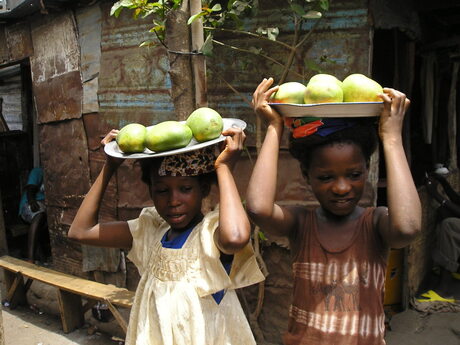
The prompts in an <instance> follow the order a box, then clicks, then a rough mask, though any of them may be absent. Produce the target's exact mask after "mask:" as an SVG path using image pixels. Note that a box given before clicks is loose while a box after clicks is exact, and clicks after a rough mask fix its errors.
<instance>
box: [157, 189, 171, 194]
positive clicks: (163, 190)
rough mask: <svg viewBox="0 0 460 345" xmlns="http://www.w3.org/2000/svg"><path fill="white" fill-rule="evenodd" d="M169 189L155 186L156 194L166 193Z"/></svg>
mask: <svg viewBox="0 0 460 345" xmlns="http://www.w3.org/2000/svg"><path fill="white" fill-rule="evenodd" d="M167 191H168V190H167V189H166V188H155V189H154V190H153V192H154V193H156V194H162V193H166V192H167Z"/></svg>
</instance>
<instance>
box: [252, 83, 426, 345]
mask: <svg viewBox="0 0 460 345" xmlns="http://www.w3.org/2000/svg"><path fill="white" fill-rule="evenodd" d="M272 84H273V79H272V78H269V79H264V80H263V81H262V82H261V83H260V84H259V86H258V87H257V89H256V90H255V92H254V94H253V101H252V104H253V107H254V110H255V113H256V114H257V115H258V116H260V117H262V118H263V119H264V120H265V122H266V124H267V132H266V136H265V140H264V142H263V145H262V148H261V150H260V153H259V156H258V159H257V162H256V165H255V167H254V171H253V173H252V176H251V179H250V181H249V186H248V190H247V198H246V199H247V210H248V213H249V215H250V217H251V218H252V220H253V221H254V223H255V224H257V225H258V226H259V227H260V228H261V229H262V230H263V231H264V232H266V233H271V234H274V235H277V236H286V237H288V238H289V240H290V243H291V250H292V254H293V273H294V289H293V301H292V304H291V307H290V310H289V324H288V330H287V332H286V333H285V335H284V343H285V344H286V345H294V344H296V345H297V344H299V345H300V344H308V345H312V344H330V345H333V344H337V345H338V344H340V345H348V344H350V345H352V344H353V345H371V344H372V345H374V344H375V345H382V344H385V340H384V311H383V290H384V280H385V269H386V258H387V254H388V250H389V248H402V247H404V246H406V245H408V244H409V243H410V242H411V241H412V240H413V239H414V238H415V237H416V235H417V234H418V233H419V232H420V229H421V206H420V200H419V196H418V193H417V190H416V188H415V185H414V182H413V180H412V176H411V172H410V169H409V166H408V163H407V160H406V156H405V153H404V148H403V145H402V136H401V131H402V126H403V119H404V115H405V113H406V110H407V109H408V107H409V103H410V101H409V99H407V98H406V96H405V95H404V94H403V93H401V92H399V91H397V90H394V89H390V88H385V89H384V92H383V93H382V94H380V96H379V97H380V98H381V99H382V101H383V111H382V113H381V115H380V118H379V126H378V134H379V136H380V140H381V144H382V146H383V153H384V157H385V162H386V176H387V198H388V207H376V208H374V207H369V208H363V207H361V206H359V202H360V199H361V197H362V195H363V191H364V187H365V184H366V181H367V177H368V169H369V160H370V157H371V155H372V153H373V152H374V151H375V149H376V147H377V144H378V138H377V135H376V134H377V133H376V130H375V128H374V126H373V124H371V123H370V121H369V119H367V118H359V119H356V118H325V119H318V118H295V119H294V120H292V119H290V118H286V119H287V121H284V120H285V119H283V118H282V117H281V116H280V115H279V114H278V113H277V112H276V110H275V109H274V108H272V107H271V106H270V104H269V100H270V97H271V95H272V94H273V93H274V92H276V91H277V89H278V87H272ZM285 125H286V126H287V127H289V128H290V129H291V135H290V152H291V154H292V155H293V156H294V157H295V158H296V159H298V160H299V162H300V167H301V170H302V174H303V175H304V176H305V178H306V180H307V182H308V183H309V185H310V187H311V189H312V191H313V194H314V196H315V197H316V199H317V201H318V203H319V206H318V207H317V208H315V209H312V210H310V209H307V208H305V207H301V206H284V205H283V206H282V205H278V204H276V203H275V193H276V182H277V165H278V153H279V147H280V141H281V137H282V134H283V130H284V126H285Z"/></svg>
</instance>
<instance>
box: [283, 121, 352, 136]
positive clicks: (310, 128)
mask: <svg viewBox="0 0 460 345" xmlns="http://www.w3.org/2000/svg"><path fill="white" fill-rule="evenodd" d="M356 123H357V122H356V121H354V120H351V119H342V118H340V119H338V118H324V119H319V118H317V117H296V118H292V117H286V118H285V119H284V124H285V125H286V127H288V128H289V129H290V130H291V132H292V137H293V138H295V139H298V138H303V137H308V136H310V135H312V134H315V133H316V134H318V135H320V136H322V137H325V136H328V135H329V134H332V133H334V132H337V131H340V130H342V129H345V128H349V127H353V126H354V125H356Z"/></svg>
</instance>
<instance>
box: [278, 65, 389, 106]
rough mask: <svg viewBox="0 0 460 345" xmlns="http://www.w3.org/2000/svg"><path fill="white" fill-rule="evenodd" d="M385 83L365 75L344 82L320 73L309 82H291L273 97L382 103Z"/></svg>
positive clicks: (283, 100)
mask: <svg viewBox="0 0 460 345" xmlns="http://www.w3.org/2000/svg"><path fill="white" fill-rule="evenodd" d="M382 92H383V89H382V86H380V84H379V83H377V82H376V81H375V80H372V79H371V78H368V77H366V76H365V75H364V74H359V73H355V74H351V75H349V76H348V77H346V78H345V79H344V80H343V81H340V80H339V79H337V78H336V77H335V76H333V75H330V74H316V75H314V76H313V77H312V78H311V79H310V81H309V82H308V83H307V85H304V84H302V83H299V82H287V83H284V84H281V85H280V86H279V89H278V91H277V92H276V93H275V94H274V95H273V96H272V102H273V103H293V104H319V103H341V102H380V101H381V99H380V98H379V97H378V95H379V94H381V93H382Z"/></svg>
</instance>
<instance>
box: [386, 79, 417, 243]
mask: <svg viewBox="0 0 460 345" xmlns="http://www.w3.org/2000/svg"><path fill="white" fill-rule="evenodd" d="M382 99H383V101H384V110H383V112H382V115H381V117H380V124H379V135H380V139H381V140H382V145H383V153H384V155H385V163H386V173H387V182H388V185H387V198H388V212H387V211H386V209H384V208H380V209H379V211H378V212H377V216H378V229H379V231H380V234H381V235H382V237H383V238H384V240H385V241H386V243H387V245H388V246H389V247H392V248H402V247H404V246H406V245H408V244H409V243H410V242H411V241H412V240H413V239H414V238H415V237H416V236H417V235H418V233H419V232H420V230H421V222H422V210H421V205H420V198H419V196H418V193H417V189H416V188H415V184H414V181H413V179H412V175H411V171H410V168H409V165H408V163H407V159H406V155H405V152H404V147H403V142H402V134H401V133H402V127H403V120H404V114H405V112H406V111H407V109H408V108H409V104H410V101H409V99H407V98H406V96H405V95H404V94H403V93H401V92H399V91H396V90H394V89H388V88H385V89H384V94H383V95H382Z"/></svg>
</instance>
